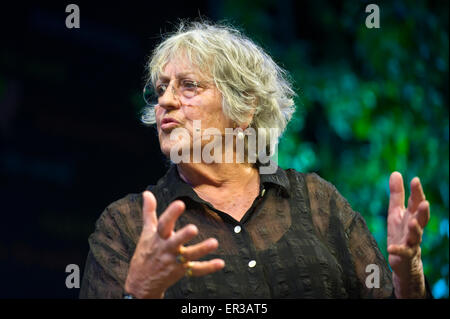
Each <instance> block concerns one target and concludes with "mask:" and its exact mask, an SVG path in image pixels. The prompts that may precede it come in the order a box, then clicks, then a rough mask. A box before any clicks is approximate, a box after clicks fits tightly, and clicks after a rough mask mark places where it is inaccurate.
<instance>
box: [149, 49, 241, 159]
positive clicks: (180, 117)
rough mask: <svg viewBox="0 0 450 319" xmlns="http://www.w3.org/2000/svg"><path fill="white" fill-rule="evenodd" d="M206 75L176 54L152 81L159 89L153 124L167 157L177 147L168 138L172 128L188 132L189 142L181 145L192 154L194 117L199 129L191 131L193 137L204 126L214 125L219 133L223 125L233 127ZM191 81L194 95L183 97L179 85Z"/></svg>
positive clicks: (214, 87)
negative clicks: (194, 87)
mask: <svg viewBox="0 0 450 319" xmlns="http://www.w3.org/2000/svg"><path fill="white" fill-rule="evenodd" d="M206 78H207V77H206V76H202V74H201V73H200V70H198V69H197V68H195V67H193V66H192V65H191V64H190V63H189V61H188V60H187V59H186V58H184V57H178V58H174V59H172V60H170V61H169V63H167V65H166V66H165V67H164V70H163V73H162V74H160V76H159V79H158V81H157V82H156V87H157V88H158V87H159V88H162V90H160V92H161V93H160V96H159V98H158V104H157V105H156V107H155V111H156V125H157V131H158V136H159V143H160V146H161V151H162V152H163V153H164V154H165V155H166V156H168V157H169V156H170V150H171V148H172V147H174V146H175V145H176V149H180V144H178V143H180V141H179V140H171V139H170V134H171V132H172V131H173V130H174V129H175V128H181V129H184V130H185V131H186V133H188V134H189V136H190V143H189V144H190V145H187V142H186V141H184V142H182V143H184V145H183V147H189V149H190V150H191V154H192V145H193V141H194V140H193V139H194V120H200V122H199V123H200V124H201V130H200V131H196V132H195V136H196V139H197V140H198V138H199V137H200V139H201V134H202V132H203V131H204V130H205V129H207V128H216V129H218V130H219V131H220V132H221V134H222V136H223V134H224V132H225V128H227V127H230V128H232V127H233V123H232V121H231V120H229V119H227V118H226V117H225V115H224V114H223V111H222V94H221V93H220V92H219V90H218V89H217V88H216V86H215V85H214V84H213V83H211V82H209V83H208V82H207V81H205V80H204V79H206ZM193 82H197V83H199V84H198V88H197V90H196V94H195V95H194V96H192V97H185V96H184V95H183V94H182V93H181V90H180V88H181V86H180V85H179V84H180V83H187V84H191V83H193ZM174 88H175V89H174ZM164 89H165V91H164ZM196 127H198V122H197V126H196ZM208 141H209V140H206V141H201V144H202V145H205V144H206V143H208Z"/></svg>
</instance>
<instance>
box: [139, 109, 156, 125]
mask: <svg viewBox="0 0 450 319" xmlns="http://www.w3.org/2000/svg"><path fill="white" fill-rule="evenodd" d="M141 122H142V123H144V124H145V125H152V124H155V123H156V114H155V108H154V107H153V106H150V105H147V106H145V107H144V108H143V109H142V114H141Z"/></svg>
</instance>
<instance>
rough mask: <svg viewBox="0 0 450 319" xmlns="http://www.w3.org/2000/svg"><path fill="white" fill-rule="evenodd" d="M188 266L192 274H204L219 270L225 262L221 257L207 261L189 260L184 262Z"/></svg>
mask: <svg viewBox="0 0 450 319" xmlns="http://www.w3.org/2000/svg"><path fill="white" fill-rule="evenodd" d="M186 267H190V268H191V270H192V275H193V276H196V277H198V276H205V275H208V274H211V273H213V272H216V271H219V270H221V269H223V267H225V262H224V261H223V260H222V259H211V260H208V261H190V262H188V263H187V264H186Z"/></svg>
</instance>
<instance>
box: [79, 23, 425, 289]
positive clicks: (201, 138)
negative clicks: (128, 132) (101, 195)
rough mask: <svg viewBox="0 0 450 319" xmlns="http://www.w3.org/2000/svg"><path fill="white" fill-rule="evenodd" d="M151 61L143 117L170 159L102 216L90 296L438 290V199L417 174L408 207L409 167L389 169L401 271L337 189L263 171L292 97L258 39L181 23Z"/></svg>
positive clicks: (392, 238) (392, 234)
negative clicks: (431, 274) (432, 247)
mask: <svg viewBox="0 0 450 319" xmlns="http://www.w3.org/2000/svg"><path fill="white" fill-rule="evenodd" d="M149 71H150V72H149V73H150V76H149V83H151V85H152V86H153V87H154V91H155V93H156V101H155V105H154V109H152V111H153V112H154V116H153V118H150V119H148V118H147V120H150V122H151V121H152V120H154V121H155V122H156V127H157V133H158V136H159V142H160V146H161V151H162V152H163V153H164V154H165V155H166V156H167V157H168V158H170V159H171V160H172V164H171V167H170V168H169V170H168V172H167V173H166V175H165V176H164V177H162V178H161V179H160V180H159V181H158V183H157V184H156V185H152V186H149V187H148V189H147V190H145V191H144V192H143V193H142V194H131V195H128V196H126V197H125V198H123V199H120V200H118V201H116V202H114V203H113V204H111V205H110V206H108V207H107V208H106V210H105V211H104V212H103V214H102V215H101V217H100V218H99V220H98V221H97V224H96V229H95V232H94V233H93V234H92V235H91V236H90V238H89V244H90V252H89V254H88V257H87V262H86V267H85V272H84V278H83V282H82V288H81V293H80V297H81V298H122V297H123V296H127V297H129V298H132V297H135V298H395V297H396V298H425V297H427V296H428V297H430V296H431V294H430V292H429V287H428V284H427V281H426V279H425V276H424V273H423V267H422V261H421V255H420V242H421V239H422V233H423V228H424V227H425V225H426V224H427V222H428V219H429V204H428V202H427V201H426V200H425V195H424V193H423V191H422V188H421V184H420V181H419V179H418V178H414V179H413V180H412V181H411V196H410V198H409V201H408V207H407V208H405V206H404V200H405V198H404V196H405V191H404V188H403V180H402V176H401V175H400V174H399V173H398V172H394V173H392V175H391V177H390V181H389V187H390V191H391V194H390V202H389V212H388V252H389V264H390V266H391V268H392V271H393V272H392V273H391V270H390V269H389V267H388V264H387V262H386V261H385V259H384V258H383V255H382V254H381V252H380V250H379V248H378V247H377V244H376V242H375V240H374V238H373V236H372V235H371V233H370V232H369V230H368V228H367V226H366V224H365V222H364V219H363V218H362V217H361V215H360V214H359V213H358V212H355V211H353V210H352V209H351V207H350V205H349V204H348V202H347V201H346V200H345V199H344V198H343V197H342V196H341V195H340V194H339V192H338V191H337V190H336V188H335V187H334V186H333V185H331V184H330V183H328V182H326V181H325V180H323V179H322V178H320V177H319V176H317V175H316V174H305V173H300V172H296V171H295V170H292V169H288V170H284V169H281V168H279V167H277V166H274V167H275V169H273V170H270V169H268V170H265V171H264V170H262V168H268V167H269V166H270V165H273V163H271V162H267V161H262V160H261V158H264V156H263V157H261V156H262V154H261V152H260V151H261V150H260V149H258V150H256V149H255V147H254V146H255V145H256V143H253V142H254V141H253V142H252V141H251V138H252V137H254V136H255V134H256V135H257V136H256V140H257V144H258V145H263V146H265V147H264V149H263V150H264V152H262V153H265V151H266V150H267V149H269V150H273V141H274V140H276V139H277V138H278V137H279V136H280V135H281V133H282V131H283V130H284V129H285V127H286V125H287V124H288V122H289V120H290V118H291V116H292V114H293V112H294V103H293V99H292V98H293V95H294V93H293V90H292V89H291V86H290V84H289V81H287V80H286V74H285V72H284V71H283V70H282V69H280V68H279V67H278V66H277V65H276V64H275V63H274V61H273V60H272V59H271V58H270V57H269V56H268V55H267V54H266V53H265V52H264V51H263V50H262V49H261V48H260V47H259V46H257V45H256V44H255V43H253V42H252V41H251V40H249V39H248V38H246V37H245V36H243V35H242V34H241V33H240V32H239V31H237V30H234V29H233V28H230V27H226V26H222V25H212V24H208V23H191V24H189V25H188V26H186V25H181V26H180V27H179V29H178V31H177V32H175V33H174V34H172V35H170V36H169V37H167V38H166V39H165V40H164V41H163V42H162V43H161V44H160V45H159V46H158V47H157V48H156V49H155V50H154V52H153V54H152V56H151V59H150V63H149ZM250 129H253V130H250ZM244 130H246V132H250V131H251V133H249V134H243V132H244ZM230 136H231V137H232V138H231V139H230V138H229V137H230ZM227 137H228V139H227ZM211 140H213V142H214V143H213V142H211ZM227 141H228V142H227ZM230 141H231V142H230ZM211 143H212V144H211ZM239 143H241V144H242V143H243V144H244V145H245V148H244V151H245V154H242V148H241V149H239V148H238V147H237V145H238V144H239ZM230 145H231V146H230ZM180 151H181V153H184V154H182V156H181V160H180ZM211 152H212V155H211ZM258 152H259V153H258ZM258 156H260V157H258ZM227 159H228V160H227ZM230 159H231V160H230ZM255 159H256V160H255Z"/></svg>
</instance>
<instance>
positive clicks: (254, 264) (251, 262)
mask: <svg viewBox="0 0 450 319" xmlns="http://www.w3.org/2000/svg"><path fill="white" fill-rule="evenodd" d="M248 266H249V267H250V268H253V267H255V266H256V260H250V261H249V263H248Z"/></svg>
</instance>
